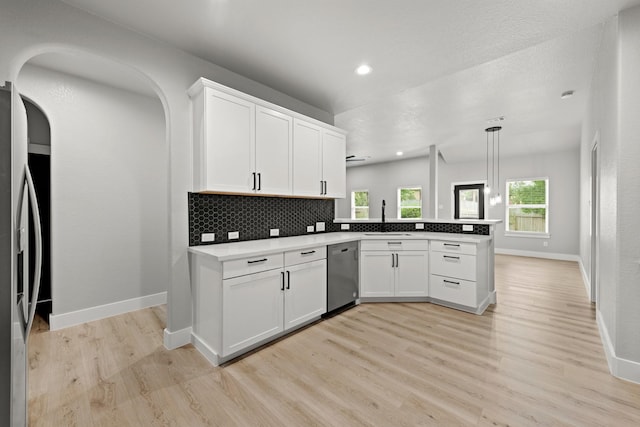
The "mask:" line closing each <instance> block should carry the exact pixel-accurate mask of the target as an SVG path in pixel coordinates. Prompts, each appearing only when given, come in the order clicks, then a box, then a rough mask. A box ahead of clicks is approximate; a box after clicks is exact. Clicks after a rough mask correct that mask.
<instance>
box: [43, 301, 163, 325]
mask: <svg viewBox="0 0 640 427" xmlns="http://www.w3.org/2000/svg"><path fill="white" fill-rule="evenodd" d="M166 303H167V293H166V292H160V293H157V294H153V295H146V296H144V297H139V298H131V299H128V300H124V301H118V302H113V303H110V304H104V305H99V306H96V307H90V308H85V309H82V310H78V311H71V312H69V313H62V314H51V315H50V316H49V329H50V330H52V331H57V330H59V329H64V328H68V327H70V326H75V325H80V324H82V323H87V322H92V321H94V320H100V319H105V318H107V317H111V316H117V315H118V314H124V313H128V312H130V311H135V310H140V309H143V308H147V307H153V306H156V305H161V304H166Z"/></svg>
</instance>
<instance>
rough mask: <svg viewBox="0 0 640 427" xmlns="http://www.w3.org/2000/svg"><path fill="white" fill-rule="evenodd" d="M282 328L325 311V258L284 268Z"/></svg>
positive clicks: (294, 325)
mask: <svg viewBox="0 0 640 427" xmlns="http://www.w3.org/2000/svg"><path fill="white" fill-rule="evenodd" d="M285 275H286V278H285V280H286V285H285V290H284V329H285V330H287V329H291V328H293V327H296V326H298V325H301V324H303V323H305V322H308V321H309V320H312V319H314V318H317V317H319V316H321V315H322V314H324V313H326V312H327V260H326V259H322V260H318V261H313V262H307V263H304V264H298V265H293V266H288V267H286V268H285Z"/></svg>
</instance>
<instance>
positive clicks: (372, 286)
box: [360, 251, 395, 298]
mask: <svg viewBox="0 0 640 427" xmlns="http://www.w3.org/2000/svg"><path fill="white" fill-rule="evenodd" d="M393 256H394V255H393V253H391V252H386V251H379V252H361V253H360V296H361V297H364V298H366V297H392V296H393V295H394V276H395V268H394V267H393V265H394V264H395V262H394V260H393Z"/></svg>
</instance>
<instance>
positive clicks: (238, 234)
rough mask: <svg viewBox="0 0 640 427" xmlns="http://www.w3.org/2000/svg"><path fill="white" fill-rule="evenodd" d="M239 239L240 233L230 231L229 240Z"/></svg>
mask: <svg viewBox="0 0 640 427" xmlns="http://www.w3.org/2000/svg"><path fill="white" fill-rule="evenodd" d="M239 238H240V232H239V231H230V232H229V240H236V239H239Z"/></svg>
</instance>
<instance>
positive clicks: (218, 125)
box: [194, 90, 255, 192]
mask: <svg viewBox="0 0 640 427" xmlns="http://www.w3.org/2000/svg"><path fill="white" fill-rule="evenodd" d="M198 103H199V104H201V107H203V111H202V112H201V113H200V117H199V118H198V120H199V121H200V125H199V126H197V128H196V129H194V134H195V135H196V143H195V145H194V157H195V159H197V160H196V162H194V174H195V177H194V178H195V179H194V181H195V182H194V187H195V190H196V191H203V190H210V191H228V192H247V191H248V190H250V189H251V186H252V184H253V182H252V172H253V170H254V169H255V165H254V163H255V161H254V158H255V154H254V153H255V133H254V131H253V129H254V128H255V105H254V104H253V103H251V102H247V101H245V100H243V99H240V98H237V97H235V96H231V95H228V94H226V93H222V92H218V91H215V90H206V91H205V92H204V93H203V94H202V95H201V97H200V99H199V102H198ZM194 112H195V109H194Z"/></svg>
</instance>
